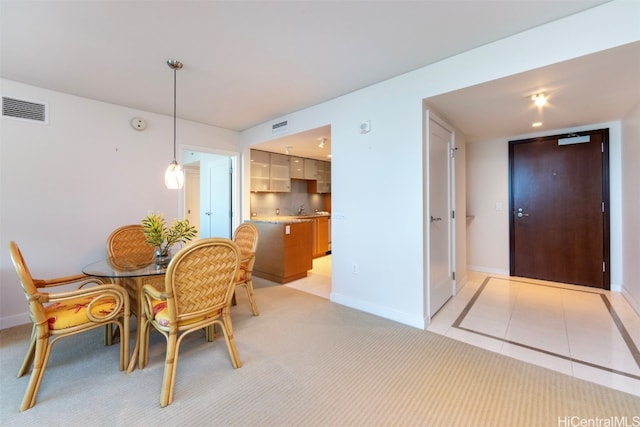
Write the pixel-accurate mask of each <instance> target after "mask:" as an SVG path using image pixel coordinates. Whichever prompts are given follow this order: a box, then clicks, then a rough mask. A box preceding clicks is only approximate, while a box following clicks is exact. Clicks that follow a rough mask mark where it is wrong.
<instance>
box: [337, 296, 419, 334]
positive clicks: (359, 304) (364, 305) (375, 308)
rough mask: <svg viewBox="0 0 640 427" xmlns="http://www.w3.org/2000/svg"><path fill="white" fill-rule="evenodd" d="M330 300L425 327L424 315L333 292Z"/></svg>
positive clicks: (399, 321) (405, 323) (404, 322)
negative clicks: (411, 313)
mask: <svg viewBox="0 0 640 427" xmlns="http://www.w3.org/2000/svg"><path fill="white" fill-rule="evenodd" d="M329 300H330V301H331V302H335V303H337V304H340V305H344V306H346V307H350V308H353V309H356V310H360V311H364V312H365V313H370V314H373V315H375V316H380V317H383V318H385V319H389V320H393V321H395V322H398V323H402V324H404V325H407V326H413V327H414V328H418V329H425V321H424V319H423V318H422V317H418V316H411V315H409V314H407V313H403V312H399V311H396V310H390V309H388V308H387V307H380V306H379V305H375V304H370V303H368V302H366V301H362V300H358V299H354V298H350V297H345V296H344V295H342V294H338V293H335V292H331V295H330V298H329Z"/></svg>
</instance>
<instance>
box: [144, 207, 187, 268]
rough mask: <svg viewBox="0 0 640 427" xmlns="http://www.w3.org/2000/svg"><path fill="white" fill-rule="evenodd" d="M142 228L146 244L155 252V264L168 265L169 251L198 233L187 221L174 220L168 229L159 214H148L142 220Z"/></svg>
mask: <svg viewBox="0 0 640 427" xmlns="http://www.w3.org/2000/svg"><path fill="white" fill-rule="evenodd" d="M142 228H143V231H144V235H145V237H146V238H147V243H149V244H150V245H151V246H153V247H154V248H155V250H156V264H157V265H166V264H168V263H169V260H170V256H169V250H170V249H171V246H173V245H174V244H176V243H186V242H188V241H189V240H191V239H193V238H194V237H195V236H196V234H197V233H198V231H197V230H196V228H195V227H193V226H191V225H189V220H188V219H186V218H185V219H181V220H179V219H176V220H175V221H174V222H173V224H171V226H170V227H168V226H167V223H166V221H165V219H164V218H163V217H162V215H160V214H159V213H150V214H149V215H147V217H146V218H145V219H143V220H142Z"/></svg>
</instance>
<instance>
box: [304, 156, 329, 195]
mask: <svg viewBox="0 0 640 427" xmlns="http://www.w3.org/2000/svg"><path fill="white" fill-rule="evenodd" d="M316 171H317V172H316V175H317V178H316V180H315V181H308V182H307V191H308V192H309V193H331V162H325V161H322V160H318V161H317V164H316Z"/></svg>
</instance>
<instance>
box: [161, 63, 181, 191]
mask: <svg viewBox="0 0 640 427" xmlns="http://www.w3.org/2000/svg"><path fill="white" fill-rule="evenodd" d="M167 65H168V66H169V68H171V69H172V70H173V161H172V162H171V163H170V164H169V167H167V170H166V172H165V173H164V184H165V185H166V186H167V188H168V189H170V190H179V189H181V188H182V186H183V185H184V170H183V169H182V166H180V165H179V164H178V161H177V160H176V72H177V71H178V70H179V69H181V68H182V62H180V61H176V60H174V59H170V60H168V61H167Z"/></svg>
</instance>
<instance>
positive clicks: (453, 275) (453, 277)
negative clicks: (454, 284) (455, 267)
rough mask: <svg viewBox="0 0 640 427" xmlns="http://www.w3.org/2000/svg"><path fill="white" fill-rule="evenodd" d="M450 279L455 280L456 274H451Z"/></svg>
mask: <svg viewBox="0 0 640 427" xmlns="http://www.w3.org/2000/svg"><path fill="white" fill-rule="evenodd" d="M451 278H452V279H453V280H456V272H455V271H454V272H452V273H451Z"/></svg>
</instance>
